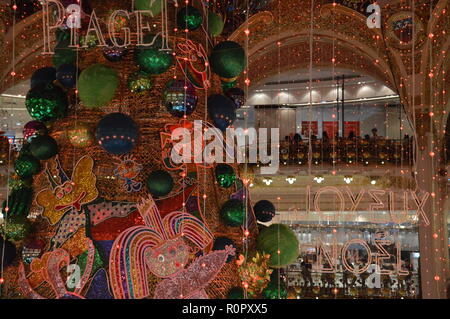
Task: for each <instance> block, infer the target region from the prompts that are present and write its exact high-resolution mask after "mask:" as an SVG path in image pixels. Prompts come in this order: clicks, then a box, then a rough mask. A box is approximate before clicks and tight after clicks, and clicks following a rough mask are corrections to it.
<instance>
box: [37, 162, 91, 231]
mask: <svg viewBox="0 0 450 319" xmlns="http://www.w3.org/2000/svg"><path fill="white" fill-rule="evenodd" d="M55 164H56V170H57V172H58V175H54V174H52V172H50V170H49V167H48V165H47V167H46V170H45V173H46V174H47V177H48V180H49V182H50V185H51V187H50V188H46V189H44V190H42V191H40V192H39V193H38V194H37V195H36V203H37V204H38V205H39V206H40V207H41V208H42V209H43V210H42V215H43V216H44V217H45V218H47V219H48V221H49V223H50V224H51V225H55V224H56V223H57V222H59V221H60V220H61V218H62V217H63V216H64V214H65V213H66V212H68V211H70V210H73V211H75V212H81V210H82V206H83V205H85V204H88V203H90V202H92V201H93V200H95V199H96V198H97V196H98V190H97V187H96V185H95V184H96V181H97V178H96V176H95V175H94V173H93V171H92V169H93V166H94V160H93V159H92V157H90V156H83V157H82V158H80V159H79V160H78V162H77V163H76V165H75V167H74V169H73V173H72V177H71V178H70V179H69V178H68V176H67V175H66V173H65V172H64V170H63V169H62V168H61V163H60V162H59V159H58V157H56V158H55Z"/></svg>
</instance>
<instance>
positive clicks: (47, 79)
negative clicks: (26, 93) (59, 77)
mask: <svg viewBox="0 0 450 319" xmlns="http://www.w3.org/2000/svg"><path fill="white" fill-rule="evenodd" d="M55 80H56V69H55V68H53V67H46V68H41V69H37V70H36V71H35V72H34V73H33V75H32V76H31V81H30V82H31V83H30V88H31V89H32V88H34V87H35V86H36V85H38V84H48V83H53V81H55Z"/></svg>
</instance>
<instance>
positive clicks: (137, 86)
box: [128, 70, 153, 93]
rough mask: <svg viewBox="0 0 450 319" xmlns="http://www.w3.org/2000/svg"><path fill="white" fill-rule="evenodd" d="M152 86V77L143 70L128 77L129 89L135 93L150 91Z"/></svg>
mask: <svg viewBox="0 0 450 319" xmlns="http://www.w3.org/2000/svg"><path fill="white" fill-rule="evenodd" d="M152 86H153V80H152V78H151V76H150V75H149V74H148V73H146V72H144V71H142V70H140V71H137V72H134V73H132V74H131V75H130V76H129V77H128V88H129V89H130V91H131V92H133V93H142V92H145V91H149V90H150V89H151V88H152Z"/></svg>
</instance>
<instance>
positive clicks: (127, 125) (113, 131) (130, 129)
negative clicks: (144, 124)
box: [96, 113, 139, 155]
mask: <svg viewBox="0 0 450 319" xmlns="http://www.w3.org/2000/svg"><path fill="white" fill-rule="evenodd" d="M138 137H139V128H138V126H137V124H136V122H135V121H133V119H132V118H131V117H129V116H128V115H126V114H123V113H111V114H108V115H105V116H104V117H103V118H102V119H101V120H100V122H99V123H98V125H97V130H96V140H97V142H98V144H99V145H100V146H101V147H102V148H103V149H104V150H105V151H107V152H108V153H111V154H114V155H122V154H126V153H128V152H131V150H132V149H133V148H134V147H135V146H136V143H137V140H138Z"/></svg>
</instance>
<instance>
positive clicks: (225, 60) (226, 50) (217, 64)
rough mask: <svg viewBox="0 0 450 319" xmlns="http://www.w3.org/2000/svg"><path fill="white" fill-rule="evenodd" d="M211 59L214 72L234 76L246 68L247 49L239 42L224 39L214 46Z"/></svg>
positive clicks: (226, 76)
mask: <svg viewBox="0 0 450 319" xmlns="http://www.w3.org/2000/svg"><path fill="white" fill-rule="evenodd" d="M209 61H210V63H211V68H212V70H213V72H214V73H216V74H217V75H219V76H221V77H224V78H234V77H236V76H238V75H239V74H241V73H242V71H244V69H245V51H244V49H243V48H242V47H241V46H240V44H239V43H236V42H233V41H223V42H220V43H219V44H217V45H216V46H215V47H214V48H213V51H212V53H211V57H210V59H209Z"/></svg>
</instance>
